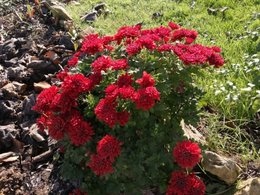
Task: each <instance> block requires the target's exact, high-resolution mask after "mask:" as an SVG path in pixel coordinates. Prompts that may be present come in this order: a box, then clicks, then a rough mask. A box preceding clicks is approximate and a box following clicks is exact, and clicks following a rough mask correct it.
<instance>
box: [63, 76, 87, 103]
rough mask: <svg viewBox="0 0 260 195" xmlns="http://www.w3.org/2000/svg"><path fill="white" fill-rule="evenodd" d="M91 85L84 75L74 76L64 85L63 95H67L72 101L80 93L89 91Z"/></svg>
mask: <svg viewBox="0 0 260 195" xmlns="http://www.w3.org/2000/svg"><path fill="white" fill-rule="evenodd" d="M90 88H91V83H90V80H89V79H88V78H86V77H85V76H84V75H83V74H74V75H69V76H67V77H66V78H65V79H64V81H63V83H62V85H61V89H62V93H66V95H68V96H69V97H71V99H76V98H77V97H78V96H79V94H80V93H82V92H86V91H89V90H90Z"/></svg>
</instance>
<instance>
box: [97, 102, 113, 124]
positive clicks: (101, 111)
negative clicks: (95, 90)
mask: <svg viewBox="0 0 260 195" xmlns="http://www.w3.org/2000/svg"><path fill="white" fill-rule="evenodd" d="M116 106H117V103H116V102H114V101H111V100H110V99H107V98H105V99H101V100H100V101H99V103H98V104H97V106H96V108H95V114H96V116H97V118H98V119H99V120H101V121H104V122H105V123H106V124H107V125H108V126H109V127H110V128H113V127H114V125H115V124H116V123H117V112H116Z"/></svg>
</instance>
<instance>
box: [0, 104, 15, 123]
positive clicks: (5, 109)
mask: <svg viewBox="0 0 260 195" xmlns="http://www.w3.org/2000/svg"><path fill="white" fill-rule="evenodd" d="M0 110H1V112H0V123H4V122H6V120H10V119H13V117H14V116H15V109H14V102H12V101H7V100H0Z"/></svg>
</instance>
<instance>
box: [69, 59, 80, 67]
mask: <svg viewBox="0 0 260 195" xmlns="http://www.w3.org/2000/svg"><path fill="white" fill-rule="evenodd" d="M78 61H79V59H78V57H72V58H71V59H70V60H69V61H68V66H69V67H73V66H76V65H77V64H78Z"/></svg>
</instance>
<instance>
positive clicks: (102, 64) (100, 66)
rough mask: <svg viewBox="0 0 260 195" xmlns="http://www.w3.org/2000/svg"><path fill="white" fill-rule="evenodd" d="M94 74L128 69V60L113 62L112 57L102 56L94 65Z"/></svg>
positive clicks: (92, 65)
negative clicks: (109, 70)
mask: <svg viewBox="0 0 260 195" xmlns="http://www.w3.org/2000/svg"><path fill="white" fill-rule="evenodd" d="M91 67H92V71H93V72H101V71H102V70H103V71H107V69H109V68H111V69H112V70H121V69H123V70H124V69H126V68H128V67H129V66H128V64H127V60H126V59H119V60H112V58H111V57H110V56H104V55H103V56H101V57H99V58H97V59H96V60H95V61H94V62H93V63H92V64H91Z"/></svg>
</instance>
